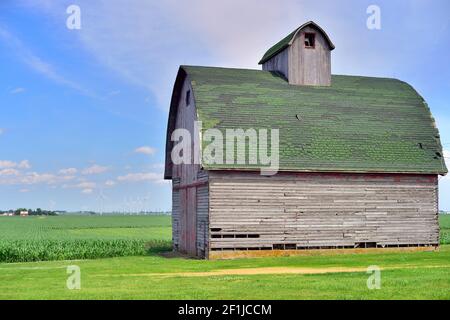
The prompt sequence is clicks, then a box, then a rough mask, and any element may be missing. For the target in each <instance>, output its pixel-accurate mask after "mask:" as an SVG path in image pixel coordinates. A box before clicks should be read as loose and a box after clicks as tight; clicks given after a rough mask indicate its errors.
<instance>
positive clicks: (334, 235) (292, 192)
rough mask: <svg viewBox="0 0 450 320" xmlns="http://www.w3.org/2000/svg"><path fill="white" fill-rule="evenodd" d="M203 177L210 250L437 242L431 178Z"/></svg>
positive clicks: (434, 189) (222, 174) (221, 174)
mask: <svg viewBox="0 0 450 320" xmlns="http://www.w3.org/2000/svg"><path fill="white" fill-rule="evenodd" d="M209 175H210V189H209V192H210V225H209V227H210V232H211V237H210V248H211V250H222V249H232V248H237V249H247V248H260V249H261V248H265V249H305V248H327V247H331V248H335V247H351V248H353V247H372V246H374V245H377V246H408V245H411V246H415V245H438V243H439V226H438V216H437V213H438V207H437V176H434V175H389V174H384V175H370V174H314V173H311V174H278V175H276V176H272V177H265V176H261V175H259V174H257V173H254V174H253V173H243V172H241V173H239V172H214V171H211V172H210V174H209Z"/></svg>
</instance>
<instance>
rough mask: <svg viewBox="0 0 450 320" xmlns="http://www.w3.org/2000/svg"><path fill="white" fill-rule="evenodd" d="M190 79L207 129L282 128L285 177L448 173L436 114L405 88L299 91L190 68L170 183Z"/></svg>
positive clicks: (263, 75)
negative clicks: (294, 174) (288, 173)
mask: <svg viewBox="0 0 450 320" xmlns="http://www.w3.org/2000/svg"><path fill="white" fill-rule="evenodd" d="M184 79H188V81H190V84H191V85H192V90H193V92H192V94H193V98H194V99H195V106H196V109H197V115H198V119H199V120H200V121H202V122H203V130H206V129H209V128H216V129H219V130H221V131H223V132H224V131H225V130H226V129H227V128H231V129H236V128H242V129H248V128H255V129H258V128H272V129H279V130H280V131H279V135H280V171H293V172H353V173H366V172H371V173H420V174H446V173H447V168H446V166H445V161H444V158H443V155H442V146H441V143H440V137H439V132H438V129H437V128H436V125H435V121H434V119H433V117H432V115H431V112H430V109H429V108H428V106H427V104H426V102H425V101H424V100H423V98H422V97H421V96H420V95H419V94H418V93H417V92H416V91H415V90H414V88H412V87H411V86H410V85H408V84H407V83H405V82H402V81H399V80H396V79H387V78H370V77H360V76H343V75H333V76H332V84H331V86H330V87H321V86H293V85H289V84H288V83H287V82H286V80H285V79H284V78H283V77H282V76H280V75H279V74H277V73H274V72H268V71H259V70H244V69H226V68H211V67H193V66H182V67H180V70H179V74H178V78H177V81H176V83H175V88H174V93H173V97H172V104H171V110H170V116H169V125H168V132H167V137H168V139H167V145H166V173H165V177H166V178H170V177H171V161H170V150H171V147H172V142H171V141H170V135H171V132H172V131H173V129H174V126H175V123H174V122H175V119H176V113H177V105H178V99H179V94H180V93H179V91H180V90H181V85H182V83H183V81H184ZM203 167H204V168H205V169H208V170H222V169H237V170H252V169H254V168H253V167H251V166H242V165H227V164H222V165H217V164H213V165H210V164H203Z"/></svg>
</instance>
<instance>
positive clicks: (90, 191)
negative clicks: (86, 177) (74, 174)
mask: <svg viewBox="0 0 450 320" xmlns="http://www.w3.org/2000/svg"><path fill="white" fill-rule="evenodd" d="M93 192H94V189H83V190H81V193H83V194H92V193H93Z"/></svg>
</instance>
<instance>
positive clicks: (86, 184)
mask: <svg viewBox="0 0 450 320" xmlns="http://www.w3.org/2000/svg"><path fill="white" fill-rule="evenodd" d="M96 186H97V184H96V183H95V182H82V183H79V184H76V185H74V186H73V187H74V188H78V189H95V187H96Z"/></svg>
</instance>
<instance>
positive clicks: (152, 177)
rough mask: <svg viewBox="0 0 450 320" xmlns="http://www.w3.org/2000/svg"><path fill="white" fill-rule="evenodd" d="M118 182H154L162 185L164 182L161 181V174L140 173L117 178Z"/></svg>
mask: <svg viewBox="0 0 450 320" xmlns="http://www.w3.org/2000/svg"><path fill="white" fill-rule="evenodd" d="M117 180H118V181H120V182H142V181H148V182H156V183H163V182H164V181H165V180H164V179H163V175H162V174H161V173H155V172H142V173H130V174H127V175H124V176H119V177H118V178H117Z"/></svg>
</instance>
